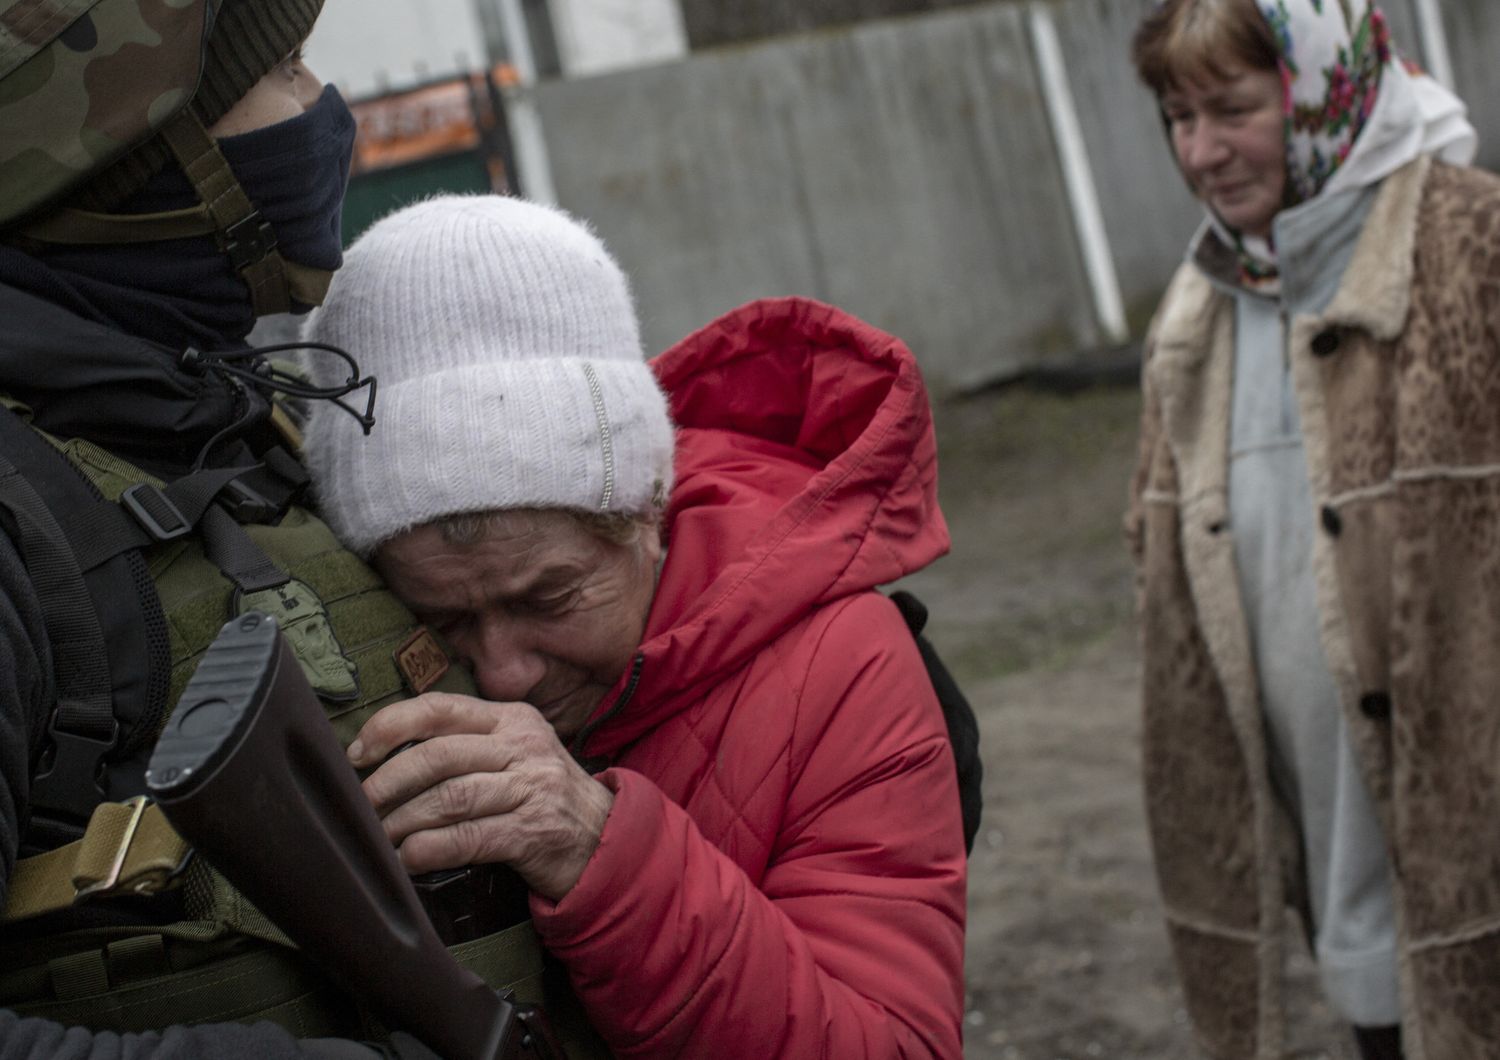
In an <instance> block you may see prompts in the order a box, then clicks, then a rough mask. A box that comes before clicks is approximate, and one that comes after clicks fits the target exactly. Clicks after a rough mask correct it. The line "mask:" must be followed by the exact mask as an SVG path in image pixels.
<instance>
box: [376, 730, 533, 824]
mask: <svg viewBox="0 0 1500 1060" xmlns="http://www.w3.org/2000/svg"><path fill="white" fill-rule="evenodd" d="M513 760H514V748H513V746H512V744H511V743H510V742H509V741H507V740H505V739H504V738H503V736H497V734H495V733H493V732H485V733H476V734H473V735H461V736H434V737H432V738H430V739H425V740H423V741H422V742H421V743H417V744H414V745H413V746H411V747H408V748H407V749H406V750H404V751H401V752H400V753H399V754H396V755H394V756H392V757H391V758H390V759H388V760H387V761H386V762H384V763H383V764H382V765H381V766H380V768H379V769H377V770H375V772H373V773H371V774H370V775H369V776H368V777H366V778H365V781H364V789H365V797H366V798H367V799H369V800H370V804H371V805H372V806H374V807H375V812H376V813H377V814H379V815H380V816H381V817H385V816H387V815H388V814H390V813H392V812H393V811H394V810H396V809H397V808H398V807H400V806H402V805H404V804H405V803H407V802H410V801H411V800H413V799H416V798H418V797H420V796H421V795H422V794H423V793H425V792H427V791H429V790H431V789H432V788H435V787H437V786H439V785H441V784H443V783H444V782H446V781H449V780H452V779H454V778H457V777H464V776H467V775H469V774H484V773H498V772H500V771H502V770H504V769H506V768H507V767H508V766H509V765H510V764H511V762H512V761H513Z"/></svg>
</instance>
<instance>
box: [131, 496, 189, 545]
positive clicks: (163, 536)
mask: <svg viewBox="0 0 1500 1060" xmlns="http://www.w3.org/2000/svg"><path fill="white" fill-rule="evenodd" d="M120 505H121V507H123V508H124V509H125V510H126V511H127V512H129V513H130V514H131V515H133V516H134V517H135V521H136V522H138V523H140V524H141V529H143V530H145V531H146V533H148V534H150V535H151V537H152V539H153V540H156V541H175V540H176V539H177V538H179V537H186V536H187V535H188V533H190V532H191V531H192V529H193V524H192V523H190V522H188V520H187V516H185V515H183V514H182V512H181V511H180V510H179V509H178V507H177V505H175V504H173V503H172V501H171V500H170V499H169V498H168V497H167V495H166V494H165V493H163V492H162V491H161V490H159V489H157V488H156V487H155V486H153V485H152V484H151V483H149V482H139V483H137V484H136V485H134V486H131V487H130V488H129V489H127V490H126V491H125V492H124V493H122V494H120Z"/></svg>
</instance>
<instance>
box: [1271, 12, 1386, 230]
mask: <svg viewBox="0 0 1500 1060" xmlns="http://www.w3.org/2000/svg"><path fill="white" fill-rule="evenodd" d="M1261 9H1262V11H1263V12H1264V13H1265V16H1266V21H1267V22H1268V23H1269V24H1270V26H1271V32H1272V33H1273V34H1275V37H1276V43H1277V48H1278V50H1279V51H1280V53H1281V79H1282V85H1283V87H1284V90H1285V104H1284V107H1285V117H1286V140H1287V175H1288V178H1289V179H1290V180H1291V184H1292V187H1291V193H1292V197H1293V198H1294V199H1295V201H1297V202H1303V201H1306V200H1307V199H1311V198H1312V197H1313V196H1315V195H1317V194H1318V192H1320V191H1322V190H1323V185H1325V184H1326V183H1328V178H1329V177H1331V176H1333V174H1334V171H1335V170H1337V169H1338V168H1339V166H1341V165H1343V164H1344V162H1345V160H1346V159H1347V158H1348V157H1349V153H1350V151H1352V150H1353V149H1354V141H1355V139H1356V138H1357V137H1358V136H1359V133H1360V130H1361V129H1363V128H1364V127H1365V122H1366V121H1368V120H1369V117H1370V113H1371V112H1372V111H1373V110H1374V109H1375V100H1376V99H1377V97H1378V96H1379V94H1380V81H1381V74H1382V73H1383V72H1384V70H1385V68H1386V67H1387V66H1388V65H1389V64H1390V61H1391V57H1392V52H1391V32H1390V29H1389V27H1388V26H1387V25H1386V21H1385V15H1384V14H1382V13H1381V11H1380V10H1379V9H1378V8H1375V7H1371V6H1370V4H1369V3H1368V0H1265V2H1263V3H1262V5H1261Z"/></svg>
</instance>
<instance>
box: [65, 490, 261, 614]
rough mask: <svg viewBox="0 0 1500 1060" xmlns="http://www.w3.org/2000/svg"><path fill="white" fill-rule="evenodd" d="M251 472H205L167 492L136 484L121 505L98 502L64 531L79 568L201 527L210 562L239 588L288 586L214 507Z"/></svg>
mask: <svg viewBox="0 0 1500 1060" xmlns="http://www.w3.org/2000/svg"><path fill="white" fill-rule="evenodd" d="M252 470H254V468H250V467H242V468H213V469H206V470H203V471H197V472H194V473H193V474H191V475H188V476H186V477H184V478H180V479H178V480H177V481H176V482H173V483H172V484H170V485H169V486H167V487H166V488H165V489H159V488H157V487H156V486H154V485H152V484H150V483H140V484H138V485H135V486H132V487H130V488H129V489H127V490H126V491H125V492H124V494H123V495H122V496H121V498H120V503H119V504H112V503H110V502H109V501H104V500H101V501H99V502H98V503H96V504H93V505H91V506H89V507H88V508H86V509H84V510H81V511H79V512H78V513H77V515H76V516H75V517H74V518H73V519H72V520H70V524H69V526H68V528H67V531H66V532H67V537H68V541H69V542H70V543H71V545H72V548H73V551H74V553H75V555H76V556H77V557H78V565H79V566H80V567H81V568H82V569H83V570H91V569H92V568H93V567H95V566H97V565H98V564H100V563H103V562H105V561H106V560H109V559H111V558H113V557H115V556H118V555H119V554H120V553H122V552H126V551H128V550H130V549H138V548H146V547H148V546H150V545H154V544H157V543H159V542H164V541H171V540H174V539H176V538H179V537H183V536H185V535H187V534H188V533H190V532H191V531H192V530H193V529H194V528H195V527H201V529H202V533H203V544H204V551H205V553H206V554H207V556H208V559H209V560H210V562H212V563H214V564H216V565H217V566H218V567H219V569H220V570H222V571H223V572H224V574H225V575H226V576H227V577H228V578H229V579H230V580H231V581H233V582H234V583H235V585H237V586H238V587H239V588H241V589H243V590H244V591H246V592H256V591H258V590H260V589H269V588H272V587H273V586H277V585H284V584H286V582H287V580H288V576H287V575H286V573H285V572H283V571H281V570H280V569H279V568H277V567H276V565H275V564H274V563H272V562H271V560H270V558H269V557H268V556H267V555H266V554H265V553H264V552H263V551H261V549H260V547H259V546H258V545H256V544H255V542H254V541H252V540H251V539H250V535H248V534H247V533H245V530H244V528H243V527H241V526H240V525H239V524H238V523H237V522H235V520H234V517H233V516H231V515H230V514H229V513H228V512H226V511H224V510H223V509H222V508H220V507H218V506H217V505H215V504H214V499H215V498H216V497H218V496H219V494H220V493H221V492H222V491H223V490H224V489H225V487H227V486H231V485H233V484H234V483H235V482H236V481H237V480H238V479H239V478H241V477H242V476H243V475H245V474H246V473H247V472H249V471H252Z"/></svg>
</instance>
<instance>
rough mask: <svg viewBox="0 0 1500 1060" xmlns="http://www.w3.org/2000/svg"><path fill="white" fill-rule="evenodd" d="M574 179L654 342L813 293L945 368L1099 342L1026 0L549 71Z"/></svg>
mask: <svg viewBox="0 0 1500 1060" xmlns="http://www.w3.org/2000/svg"><path fill="white" fill-rule="evenodd" d="M538 101H539V105H540V108H541V112H542V115H543V123H544V126H545V128H546V130H547V140H548V145H549V148H550V150H551V153H552V164H553V169H554V176H555V180H556V185H557V189H558V197H559V199H560V201H561V202H562V203H563V204H564V205H565V206H567V207H568V208H570V209H572V210H574V211H576V212H578V213H580V214H582V215H584V216H587V217H589V218H591V219H592V220H593V221H594V222H595V223H596V225H597V226H598V228H599V229H600V232H601V234H602V235H603V236H604V238H605V239H606V241H607V242H608V243H609V245H610V246H611V247H612V248H613V249H614V251H615V252H616V253H617V254H618V256H619V257H620V260H621V262H622V264H623V265H624V266H625V268H626V269H627V271H628V272H629V273H630V275H631V276H632V278H633V280H634V282H635V289H636V295H637V299H638V302H639V304H640V306H641V309H642V315H643V321H644V326H645V330H646V337H647V341H648V343H650V344H651V345H652V346H654V347H661V346H664V345H666V344H668V343H670V342H671V341H673V340H675V339H677V338H678V337H680V336H681V335H682V334H684V333H685V332H686V331H687V330H689V329H690V328H692V327H694V326H697V325H699V324H702V323H704V322H705V321H707V320H708V319H710V318H711V317H712V316H714V315H716V314H718V313H720V312H722V311H723V310H725V309H728V308H730V307H732V306H734V305H736V304H738V303H740V302H742V301H745V300H747V299H749V298H754V297H759V296H765V295H776V294H807V295H812V296H813V297H817V298H822V299H826V300H828V301H831V302H835V303H837V304H839V305H842V306H844V307H846V308H848V309H849V310H851V311H852V312H855V313H857V314H859V315H860V316H862V317H864V318H866V319H868V320H870V321H871V322H872V323H875V324H877V325H879V326H881V327H884V328H887V329H889V330H891V331H893V332H895V333H896V334H898V335H900V336H902V337H903V338H904V339H906V340H907V341H908V342H909V343H910V344H911V346H912V347H913V349H914V350H916V351H917V352H918V355H919V357H920V358H921V359H922V363H923V365H924V369H925V371H926V372H927V374H928V375H929V377H930V378H931V379H932V381H933V382H934V384H935V385H936V387H937V388H938V389H939V390H953V389H958V388H963V387H967V386H971V385H974V384H976V383H979V382H982V381H985V380H987V379H991V378H995V377H997V376H1002V375H1005V374H1008V373H1010V372H1013V371H1015V370H1017V369H1019V368H1022V367H1026V366H1028V365H1030V364H1034V363H1036V361H1037V360H1038V359H1041V358H1045V357H1046V356H1048V355H1050V354H1068V353H1070V352H1071V351H1073V350H1076V349H1078V348H1081V347H1087V346H1091V345H1093V344H1095V343H1096V342H1097V339H1098V334H1097V326H1096V324H1095V322H1094V319H1093V312H1092V309H1091V303H1090V300H1089V296H1088V289H1087V286H1086V283H1085V280H1084V277H1083V273H1082V266H1081V264H1080V260H1079V254H1078V250H1077V247H1076V240H1075V238H1074V236H1073V230H1072V221H1071V217H1070V214H1069V210H1068V204H1067V200H1066V196H1065V194H1064V192H1063V188H1062V180H1061V176H1060V173H1059V170H1058V163H1057V161H1056V152H1055V149H1054V145H1053V143H1052V137H1051V131H1050V129H1049V128H1048V125H1047V120H1046V113H1045V108H1044V107H1043V105H1042V100H1041V99H1040V98H1039V90H1038V87H1037V78H1036V72H1035V69H1034V65H1033V61H1032V57H1031V53H1030V49H1029V45H1028V42H1027V34H1026V26H1025V20H1024V12H1023V10H1022V9H1020V8H1017V7H1015V6H1013V5H1004V4H1002V5H987V6H981V7H974V8H966V9H961V10H958V11H954V12H948V13H943V14H939V15H933V16H930V17H925V18H920V19H902V20H897V21H891V22H880V23H868V24H864V25H861V26H858V27H854V28H847V29H840V30H835V31H829V32H826V33H819V34H814V35H810V36H807V37H800V38H792V39H782V40H777V41H772V42H768V43H765V44H760V45H755V46H751V47H746V48H739V49H726V50H723V51H718V52H711V53H707V54H702V55H698V56H695V57H693V58H691V59H688V60H686V61H683V62H680V63H674V64H671V65H668V66H663V67H658V68H655V69H649V70H640V71H633V72H630V73H626V74H619V75H612V76H608V77H602V78H596V79H591V80H587V81H576V82H567V83H563V82H556V83H549V84H544V85H542V86H540V91H539V95H538Z"/></svg>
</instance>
